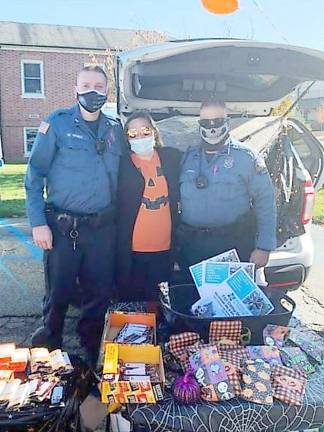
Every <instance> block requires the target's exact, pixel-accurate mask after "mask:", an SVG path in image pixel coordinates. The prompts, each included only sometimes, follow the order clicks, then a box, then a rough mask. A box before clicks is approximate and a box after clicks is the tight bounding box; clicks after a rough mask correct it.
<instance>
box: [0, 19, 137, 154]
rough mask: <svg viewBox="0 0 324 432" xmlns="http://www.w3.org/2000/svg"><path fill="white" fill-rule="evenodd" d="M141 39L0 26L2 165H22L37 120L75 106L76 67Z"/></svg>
mask: <svg viewBox="0 0 324 432" xmlns="http://www.w3.org/2000/svg"><path fill="white" fill-rule="evenodd" d="M140 39H141V41H140ZM144 39H145V35H144V34H140V33H139V32H136V31H133V30H117V29H103V28H90V27H74V26H73V27H72V26H56V25H45V24H21V23H14V22H0V128H1V129H0V131H1V142H2V150H3V156H4V159H5V161H6V162H23V161H26V159H27V158H28V155H29V154H30V150H31V147H32V145H33V141H34V139H35V136H36V133H37V128H38V126H39V124H40V122H41V120H42V119H43V118H44V117H45V116H46V115H47V114H48V113H50V112H51V111H53V110H55V109H57V108H59V107H68V106H71V105H72V104H73V103H74V102H75V99H74V95H73V89H74V85H75V77H76V74H77V72H78V71H79V70H80V68H82V67H83V66H84V65H86V64H91V63H96V64H99V65H104V64H107V50H112V51H114V50H116V49H118V50H123V49H127V48H130V47H132V46H134V43H135V44H136V45H138V44H139V43H145V41H144ZM0 146H1V145H0Z"/></svg>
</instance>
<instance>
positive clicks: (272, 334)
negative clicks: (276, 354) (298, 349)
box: [263, 324, 289, 348]
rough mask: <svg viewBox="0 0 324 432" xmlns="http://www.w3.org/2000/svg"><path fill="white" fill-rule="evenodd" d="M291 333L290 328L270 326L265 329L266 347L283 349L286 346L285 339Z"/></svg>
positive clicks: (264, 339)
mask: <svg viewBox="0 0 324 432" xmlns="http://www.w3.org/2000/svg"><path fill="white" fill-rule="evenodd" d="M288 332H289V328H288V327H285V326H277V325H274V324H268V325H267V326H266V327H265V328H264V329H263V341H264V343H265V345H270V346H276V347H278V348H281V347H283V346H284V344H285V339H286V337H287V334H288Z"/></svg>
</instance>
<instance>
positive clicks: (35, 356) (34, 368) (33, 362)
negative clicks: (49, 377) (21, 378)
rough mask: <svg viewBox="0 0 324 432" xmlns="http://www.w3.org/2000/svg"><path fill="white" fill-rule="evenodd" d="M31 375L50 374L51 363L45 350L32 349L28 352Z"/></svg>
mask: <svg viewBox="0 0 324 432" xmlns="http://www.w3.org/2000/svg"><path fill="white" fill-rule="evenodd" d="M30 354H31V358H30V369H31V373H32V374H34V373H51V372H52V362H51V357H50V354H49V352H48V349H47V348H32V349H31V350H30Z"/></svg>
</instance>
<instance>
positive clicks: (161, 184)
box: [116, 111, 181, 301]
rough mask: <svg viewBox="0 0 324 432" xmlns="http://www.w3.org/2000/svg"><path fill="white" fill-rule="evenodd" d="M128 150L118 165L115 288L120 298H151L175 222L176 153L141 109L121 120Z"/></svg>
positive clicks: (166, 274) (162, 275)
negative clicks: (123, 120) (163, 142)
mask: <svg viewBox="0 0 324 432" xmlns="http://www.w3.org/2000/svg"><path fill="white" fill-rule="evenodd" d="M124 131H125V136H126V139H127V142H128V144H129V152H128V153H127V154H126V155H124V156H123V157H122V159H121V162H120V167H119V181H118V192H117V266H116V268H117V275H116V281H117V288H118V294H119V296H120V299H121V300H129V301H131V300H144V301H155V300H157V299H158V292H159V291H158V283H159V282H162V281H169V280H170V277H171V269H172V267H173V264H174V263H173V257H172V248H173V237H174V231H175V227H176V225H177V221H178V203H179V196H180V195H179V165H180V159H181V152H180V151H178V150H176V149H174V148H171V147H163V146H162V142H161V138H160V135H159V132H158V130H157V127H156V125H155V123H154V121H153V119H152V118H151V116H150V114H149V113H148V112H146V111H136V112H134V113H133V114H132V115H131V116H130V117H129V118H128V119H127V121H126V124H125V127H124Z"/></svg>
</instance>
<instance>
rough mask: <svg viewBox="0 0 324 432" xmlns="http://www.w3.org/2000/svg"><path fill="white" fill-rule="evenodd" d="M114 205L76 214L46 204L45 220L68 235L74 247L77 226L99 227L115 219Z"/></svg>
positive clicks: (77, 235) (77, 234) (77, 232)
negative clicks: (89, 212) (96, 210)
mask: <svg viewBox="0 0 324 432" xmlns="http://www.w3.org/2000/svg"><path fill="white" fill-rule="evenodd" d="M115 214H116V210H115V206H114V205H110V206H109V207H106V208H105V209H104V210H102V211H100V212H98V213H92V214H78V213H74V212H71V211H68V210H62V209H58V208H56V207H54V206H52V205H47V206H46V217H47V222H48V224H49V225H50V226H55V227H56V228H57V230H58V231H59V232H60V233H61V234H62V235H64V236H65V235H67V234H68V235H69V236H70V238H71V239H72V240H73V248H74V249H75V248H76V243H77V238H78V237H79V231H78V228H79V227H80V226H81V225H88V226H90V227H92V228H95V229H97V228H101V227H103V226H105V225H109V224H111V223H113V222H114V221H115Z"/></svg>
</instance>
